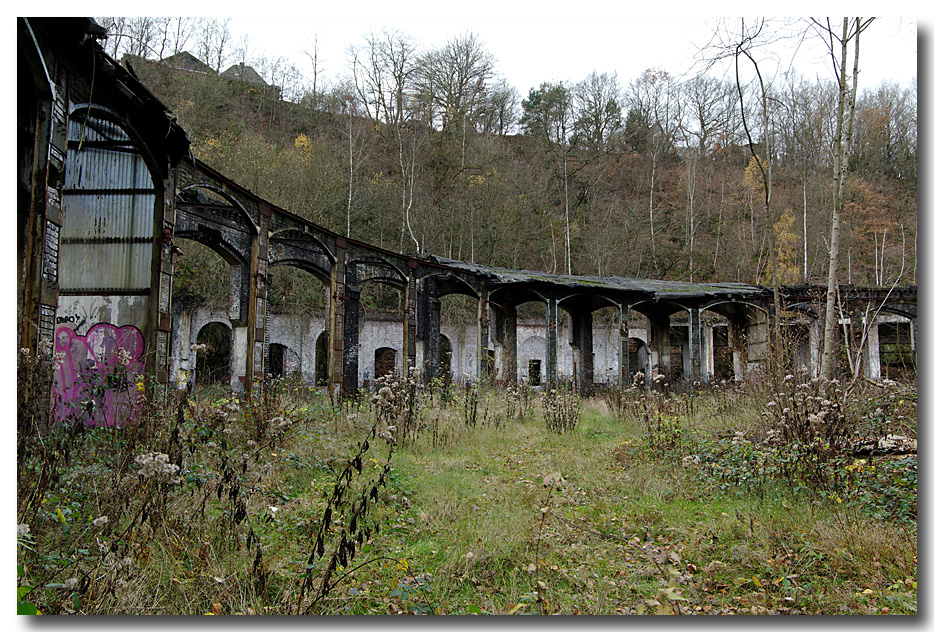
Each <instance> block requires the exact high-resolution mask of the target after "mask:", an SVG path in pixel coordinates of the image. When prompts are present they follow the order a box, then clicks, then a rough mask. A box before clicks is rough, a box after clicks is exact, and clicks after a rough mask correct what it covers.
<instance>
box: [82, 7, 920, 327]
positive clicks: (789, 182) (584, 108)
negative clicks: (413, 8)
mask: <svg viewBox="0 0 934 632" xmlns="http://www.w3.org/2000/svg"><path fill="white" fill-rule="evenodd" d="M97 19H98V21H99V22H101V23H102V24H103V25H104V26H106V27H108V30H109V32H110V33H111V35H110V37H109V38H108V40H107V42H105V46H106V48H107V51H108V52H109V53H110V54H112V55H114V56H115V57H118V58H120V57H123V56H124V55H129V57H125V59H126V60H127V61H129V63H130V64H131V66H132V68H133V70H134V72H135V73H136V74H137V75H138V76H139V78H140V79H141V80H142V82H143V83H144V84H145V85H146V86H147V87H148V88H149V89H150V90H152V91H153V93H154V94H156V96H158V97H159V98H160V99H161V100H162V101H163V102H164V103H165V104H166V105H167V106H168V107H169V108H170V109H171V110H172V111H173V112H174V113H175V115H176V116H177V117H178V121H179V123H180V124H181V125H182V126H183V127H184V128H185V129H186V130H187V131H188V133H189V135H190V136H191V140H192V152H193V155H194V156H195V158H196V159H198V160H202V161H204V162H205V163H207V164H208V165H210V166H212V167H214V168H216V169H218V170H219V171H221V172H222V173H223V174H225V175H226V176H228V177H230V178H231V179H233V180H234V181H236V182H238V183H240V184H241V185H243V186H244V187H246V188H248V189H249V190H251V191H252V192H254V193H255V194H257V195H259V196H261V197H263V198H264V199H266V200H268V201H269V202H271V203H273V204H275V205H277V206H280V207H282V208H284V209H286V210H288V211H291V212H293V213H295V214H297V215H300V216H302V217H304V218H306V219H308V220H310V221H312V222H315V223H317V224H320V225H322V226H324V227H327V228H328V229H330V230H333V231H335V232H339V233H341V234H346V235H349V236H350V237H352V238H354V239H359V240H362V241H366V242H369V243H373V244H376V245H379V246H381V247H384V248H387V249H391V250H395V251H399V252H402V253H407V254H413V255H425V254H428V253H431V254H436V255H440V256H444V257H449V258H452V259H458V260H462V261H469V262H475V263H480V264H486V265H493V266H502V267H509V268H516V269H527V270H539V271H544V272H556V273H559V274H575V275H597V276H614V275H615V276H629V277H643V278H657V279H668V280H679V281H695V282H703V281H739V282H746V283H752V284H763V285H770V284H773V282H774V281H777V282H778V283H780V284H799V283H808V282H810V283H817V284H821V283H826V280H827V274H828V262H829V248H830V240H831V238H830V229H831V213H832V207H833V202H832V189H833V157H834V152H833V144H832V138H833V130H834V127H835V123H836V119H837V116H838V114H837V99H838V87H837V84H836V82H835V81H833V80H832V79H831V80H827V81H816V80H810V79H807V78H805V77H803V76H800V75H798V74H796V73H795V72H794V70H791V71H789V72H788V73H786V74H784V75H782V76H777V77H764V78H763V79H764V81H763V83H761V84H760V83H758V80H755V81H749V82H745V81H741V82H739V83H738V82H737V81H736V79H735V78H731V77H725V78H724V77H720V76H715V75H713V74H710V73H704V72H699V73H698V74H696V75H693V76H688V77H676V76H674V75H673V74H672V73H669V72H667V71H666V70H665V69H663V68H654V67H651V60H646V62H647V63H646V65H647V69H646V70H645V71H644V72H643V73H642V74H640V75H639V76H637V77H618V76H616V75H615V74H605V73H597V72H591V73H590V74H586V75H584V74H583V73H582V78H581V79H580V80H579V81H577V82H557V83H549V82H543V83H541V84H540V85H539V87H538V88H535V89H532V90H531V91H530V92H529V94H527V95H521V94H519V93H518V91H517V90H516V89H515V88H514V87H512V86H511V85H509V83H508V82H507V81H506V80H505V79H503V78H502V77H501V76H500V75H499V74H498V73H497V69H496V61H495V51H490V50H487V49H486V48H485V46H484V44H483V43H482V41H481V40H480V38H478V37H477V36H476V35H474V34H471V33H465V34H463V35H462V36H459V37H457V38H455V39H454V40H451V41H449V42H448V43H446V44H444V45H442V46H440V47H436V48H428V49H420V48H419V47H418V46H417V44H416V42H415V41H414V40H413V39H412V38H411V37H409V36H408V35H406V34H405V33H403V32H399V31H389V30H387V31H384V32H381V33H371V34H366V35H363V36H362V37H361V41H360V42H359V43H358V44H356V45H355V46H353V47H352V48H351V49H350V55H349V62H348V65H347V68H346V70H345V71H344V73H343V74H342V75H341V76H339V77H338V78H337V79H336V80H335V81H331V82H328V84H327V85H324V81H323V80H320V78H319V77H318V76H313V77H311V78H308V77H303V76H302V75H301V73H300V72H298V71H297V70H296V68H295V67H294V65H291V64H290V63H289V62H288V60H285V59H283V58H274V59H270V58H265V57H263V58H256V59H252V58H247V57H246V56H245V55H244V54H243V50H242V49H238V48H237V47H236V46H235V45H234V44H233V43H232V42H231V41H230V39H231V38H230V33H229V30H228V29H227V25H226V22H225V21H223V20H217V19H194V18H97ZM802 28H803V27H802ZM870 28H871V27H870ZM182 50H188V51H190V52H191V54H193V55H195V56H196V57H198V58H199V59H200V60H202V61H203V62H205V64H206V67H207V68H206V71H205V72H189V71H184V70H177V69H175V68H173V67H171V66H170V65H167V64H164V63H156V62H159V61H160V60H161V59H165V58H168V57H170V56H171V55H173V54H176V53H178V52H180V51H182ZM750 50H752V51H753V55H752V56H746V57H745V58H741V59H740V60H739V63H740V64H749V61H750V60H752V61H753V62H755V60H756V58H755V54H756V52H755V49H754V48H751V49H750ZM712 53H713V54H716V53H717V51H712ZM720 54H721V55H722V54H723V51H720ZM828 55H829V53H828ZM234 64H243V65H245V66H251V67H252V68H254V69H255V70H256V71H257V72H258V73H259V75H261V76H262V77H263V78H264V79H265V81H266V82H267V83H266V85H263V84H258V83H254V82H250V81H248V80H247V78H246V74H245V73H241V77H240V78H235V79H230V78H227V77H224V76H221V75H222V73H223V71H224V70H225V69H226V68H227V67H228V66H231V65H234ZM762 94H764V95H765V96H766V99H765V101H764V103H765V104H766V108H763V107H762V103H763V100H762V99H761V98H760V97H761V95H762ZM855 112H856V116H855V119H854V129H853V141H852V145H851V153H850V158H849V161H848V168H849V175H848V178H847V180H846V187H845V190H844V195H845V197H844V200H843V204H842V207H841V214H840V223H841V233H840V258H839V270H838V273H837V279H838V282H840V283H852V284H859V285H871V286H880V285H890V284H893V283H901V284H914V283H916V234H917V81H916V80H915V81H913V82H912V84H911V85H910V86H908V87H904V86H900V85H896V84H893V83H883V84H881V85H878V86H872V87H869V88H861V89H859V90H858V93H857V97H856V103H855ZM747 131H748V134H747ZM753 153H755V154H756V155H757V156H758V157H759V159H760V162H759V163H757V162H756V160H755V156H754V155H753ZM760 165H762V166H764V167H765V169H766V170H767V171H768V173H769V174H770V177H771V182H770V186H769V187H768V193H769V195H768V199H769V204H766V198H767V196H766V187H765V186H764V183H765V181H764V178H763V175H762V174H763V169H761V168H760ZM770 249H771V251H770ZM183 251H184V252H185V255H184V256H183V257H181V258H180V260H179V262H178V265H177V275H178V277H177V280H176V288H175V296H176V297H187V300H189V301H192V302H195V303H202V304H210V301H212V300H220V299H221V298H222V297H224V296H226V291H224V290H222V291H217V290H218V289H219V288H226V282H227V275H226V268H225V266H224V264H223V263H222V261H221V260H220V258H219V257H217V256H215V255H213V253H211V252H210V251H209V250H207V249H206V248H205V247H202V246H200V245H198V244H194V243H192V242H184V243H183ZM770 255H771V257H770ZM773 268H774V270H773ZM315 288H317V289H315ZM321 295H322V293H321V291H320V284H319V283H318V282H317V281H316V280H314V279H313V278H311V277H310V275H307V274H306V273H303V272H301V271H298V270H293V269H290V268H289V269H286V268H282V269H280V268H276V269H275V274H273V275H271V278H270V307H271V309H272V310H273V311H279V312H292V313H295V312H301V311H306V310H309V309H313V308H315V307H318V306H320V305H321V302H322V296H321ZM217 307H221V306H220V305H218V306H217Z"/></svg>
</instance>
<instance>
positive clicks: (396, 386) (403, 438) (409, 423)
mask: <svg viewBox="0 0 934 632" xmlns="http://www.w3.org/2000/svg"><path fill="white" fill-rule="evenodd" d="M423 389H424V387H423V385H422V383H421V380H420V379H419V371H418V369H417V368H415V367H412V368H410V369H409V372H408V375H407V376H406V377H404V378H403V377H401V376H398V375H386V376H383V377H380V378H377V380H376V394H375V395H374V396H373V398H372V400H371V401H372V403H373V405H374V406H375V407H376V418H377V421H378V422H379V423H381V424H382V425H383V426H384V427H389V426H392V427H394V428H395V438H396V440H397V441H398V442H399V444H400V445H405V444H406V443H407V442H409V441H414V440H415V438H416V437H417V436H418V433H419V431H420V430H421V429H422V426H423V423H422V421H423V420H422V415H421V413H422V411H423V402H422V400H421V395H422V392H423Z"/></svg>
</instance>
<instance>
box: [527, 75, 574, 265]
mask: <svg viewBox="0 0 934 632" xmlns="http://www.w3.org/2000/svg"><path fill="white" fill-rule="evenodd" d="M522 109H523V110H524V114H523V116H522V119H521V120H520V121H519V122H520V124H521V125H522V127H523V129H524V130H525V132H526V133H527V134H529V135H532V136H539V137H541V138H544V139H545V141H546V143H547V146H548V149H549V152H550V153H552V155H553V156H555V158H556V160H557V161H558V164H559V165H560V166H559V168H560V170H561V177H560V180H561V182H562V197H563V205H564V231H565V232H564V236H565V242H564V246H565V247H564V256H565V261H566V263H567V270H568V274H572V267H571V204H570V196H569V191H568V188H569V187H568V160H569V158H570V156H571V152H572V151H573V150H574V149H575V143H576V140H577V139H576V137H575V136H574V135H573V134H572V132H573V125H574V120H575V118H576V117H575V114H574V99H573V96H572V92H571V89H570V88H569V87H568V86H566V85H565V84H564V83H563V82H562V83H557V84H550V83H543V84H541V86H540V87H539V88H538V89H535V88H533V89H532V90H530V91H529V98H528V99H525V100H523V101H522ZM555 250H557V249H555ZM555 268H557V252H555ZM552 271H553V272H555V271H556V269H555V270H552Z"/></svg>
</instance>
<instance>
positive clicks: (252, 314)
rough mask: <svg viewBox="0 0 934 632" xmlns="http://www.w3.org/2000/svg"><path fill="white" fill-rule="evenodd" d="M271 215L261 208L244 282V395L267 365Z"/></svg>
mask: <svg viewBox="0 0 934 632" xmlns="http://www.w3.org/2000/svg"><path fill="white" fill-rule="evenodd" d="M271 214H272V211H271V210H270V209H269V208H267V207H265V206H260V209H259V234H258V235H254V236H253V241H252V244H251V246H250V274H249V276H248V277H247V278H246V279H241V281H245V282H246V284H247V286H248V288H249V290H248V301H249V303H248V305H249V323H248V329H247V341H246V343H247V349H248V352H247V357H246V363H247V364H246V372H245V374H246V383H245V384H244V386H245V388H246V392H247V394H249V393H252V392H253V380H254V378H259V379H261V378H262V376H263V367H264V365H265V363H266V352H267V345H266V273H267V270H268V268H269V218H270V216H271Z"/></svg>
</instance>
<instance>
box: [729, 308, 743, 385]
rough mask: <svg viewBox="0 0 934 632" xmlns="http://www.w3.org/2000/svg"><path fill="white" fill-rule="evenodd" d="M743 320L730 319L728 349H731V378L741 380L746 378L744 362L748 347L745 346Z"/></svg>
mask: <svg viewBox="0 0 934 632" xmlns="http://www.w3.org/2000/svg"><path fill="white" fill-rule="evenodd" d="M745 324H746V323H745V322H736V321H732V320H731V321H730V331H729V338H730V349H731V350H732V351H733V380H734V381H736V382H742V381H743V380H744V379H746V362H747V358H748V350H747V349H748V348H747V346H746V327H745Z"/></svg>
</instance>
